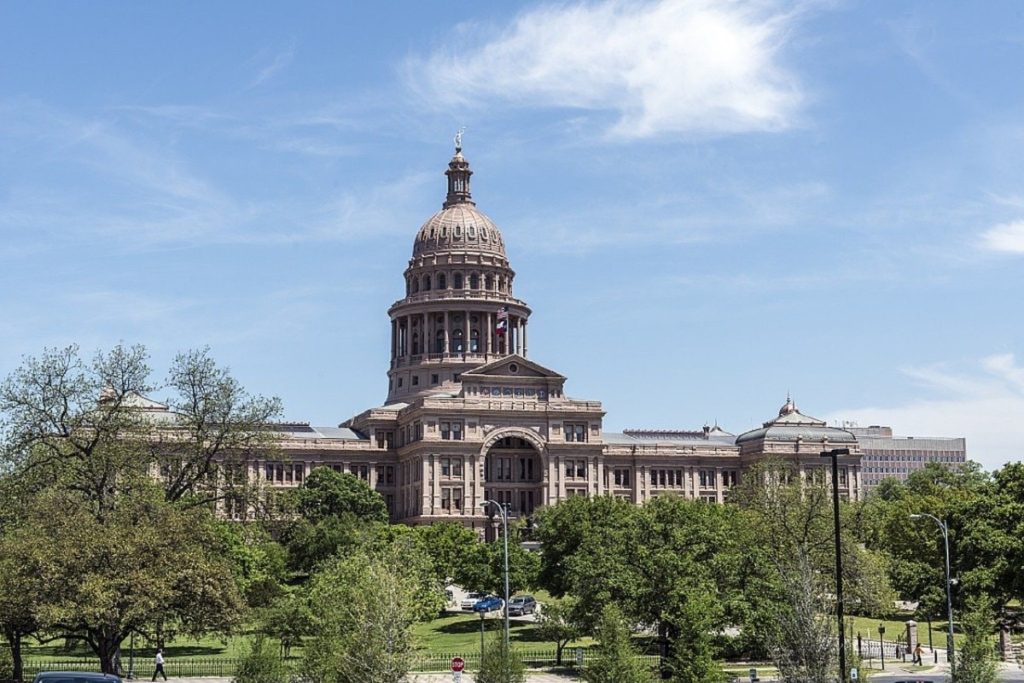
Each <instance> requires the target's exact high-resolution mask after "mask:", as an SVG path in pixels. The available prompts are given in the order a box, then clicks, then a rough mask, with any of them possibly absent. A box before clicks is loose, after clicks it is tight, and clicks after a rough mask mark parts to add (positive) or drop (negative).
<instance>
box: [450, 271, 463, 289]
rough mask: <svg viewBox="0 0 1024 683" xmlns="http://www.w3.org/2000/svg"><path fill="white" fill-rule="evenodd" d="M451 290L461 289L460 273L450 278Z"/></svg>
mask: <svg viewBox="0 0 1024 683" xmlns="http://www.w3.org/2000/svg"><path fill="white" fill-rule="evenodd" d="M452 288H453V289H462V273H455V275H454V276H453V277H452Z"/></svg>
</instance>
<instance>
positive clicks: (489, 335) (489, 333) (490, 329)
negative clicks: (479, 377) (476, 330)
mask: <svg viewBox="0 0 1024 683" xmlns="http://www.w3.org/2000/svg"><path fill="white" fill-rule="evenodd" d="M493 316H494V314H493V313H491V312H490V311H488V312H487V329H486V330H484V336H485V338H486V339H487V347H486V348H485V349H484V351H485V352H486V353H487V356H488V357H490V355H491V354H492V353H494V337H493V334H494V322H493V320H492V317H493Z"/></svg>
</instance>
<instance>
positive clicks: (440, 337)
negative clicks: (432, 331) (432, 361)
mask: <svg viewBox="0 0 1024 683" xmlns="http://www.w3.org/2000/svg"><path fill="white" fill-rule="evenodd" d="M434 353H444V330H438V331H437V334H436V335H434Z"/></svg>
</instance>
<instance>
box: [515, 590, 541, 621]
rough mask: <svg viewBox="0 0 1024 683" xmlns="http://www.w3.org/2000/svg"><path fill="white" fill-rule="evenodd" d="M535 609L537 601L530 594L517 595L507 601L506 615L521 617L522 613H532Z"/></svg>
mask: <svg viewBox="0 0 1024 683" xmlns="http://www.w3.org/2000/svg"><path fill="white" fill-rule="evenodd" d="M536 611H537V601H536V600H534V599H533V596H532V595H517V596H515V597H514V598H512V599H511V600H509V601H508V615H509V616H510V617H521V616H523V615H524V614H533V613H534V612H536Z"/></svg>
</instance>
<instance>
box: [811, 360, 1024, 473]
mask: <svg viewBox="0 0 1024 683" xmlns="http://www.w3.org/2000/svg"><path fill="white" fill-rule="evenodd" d="M904 372H905V374H907V375H908V376H910V377H912V378H913V379H915V380H917V381H918V382H919V383H920V384H921V385H922V387H923V388H924V389H925V391H927V392H928V393H929V394H931V395H930V396H928V397H926V398H919V399H915V400H913V401H910V402H908V403H906V404H904V405H895V406H871V407H866V408H852V409H845V410H837V411H835V412H834V413H832V414H831V415H829V416H827V419H829V420H830V421H840V420H853V421H854V422H856V423H858V424H861V425H869V424H883V425H889V426H891V427H892V428H893V431H894V432H896V433H899V434H904V435H911V436H963V437H966V438H967V457H968V458H970V459H971V460H976V461H978V462H980V463H981V464H982V465H984V466H985V468H986V469H990V470H991V469H995V468H998V467H1001V466H1002V465H1004V464H1005V463H1007V462H1010V461H1017V460H1021V459H1022V456H1024V444H1022V438H1021V437H1022V434H1021V431H1020V424H1021V416H1024V367H1022V366H1020V365H1018V364H1017V361H1016V359H1015V357H1014V355H1013V354H1009V353H1007V354H999V355H993V356H988V357H986V358H983V359H981V360H980V361H979V362H978V363H976V364H974V365H973V366H972V367H970V368H966V369H961V370H951V369H950V368H948V367H946V366H931V367H925V368H910V369H907V370H905V371H904Z"/></svg>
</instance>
